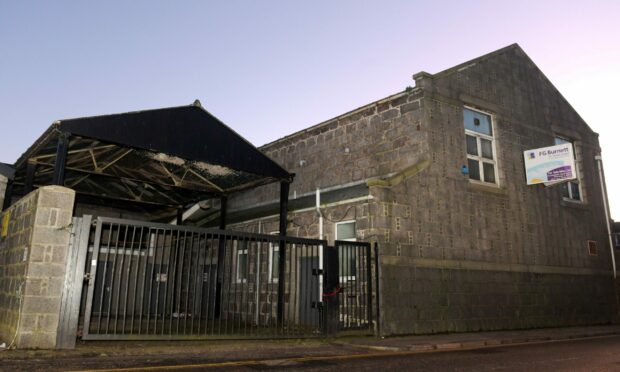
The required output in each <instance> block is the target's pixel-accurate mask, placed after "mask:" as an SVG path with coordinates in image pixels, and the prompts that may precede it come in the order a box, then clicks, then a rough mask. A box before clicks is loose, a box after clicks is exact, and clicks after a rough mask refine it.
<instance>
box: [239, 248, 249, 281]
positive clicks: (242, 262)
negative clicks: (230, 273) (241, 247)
mask: <svg viewBox="0 0 620 372" xmlns="http://www.w3.org/2000/svg"><path fill="white" fill-rule="evenodd" d="M237 259H238V260H239V262H237V278H238V279H239V280H244V279H247V278H248V254H247V252H239V254H238V255H237Z"/></svg>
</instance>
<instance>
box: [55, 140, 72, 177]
mask: <svg viewBox="0 0 620 372" xmlns="http://www.w3.org/2000/svg"><path fill="white" fill-rule="evenodd" d="M69 136H70V134H69V133H66V132H61V133H60V135H59V136H58V145H57V147H56V161H55V162H54V178H53V181H52V184H53V185H60V186H64V184H65V166H66V165H67V154H68V151H69Z"/></svg>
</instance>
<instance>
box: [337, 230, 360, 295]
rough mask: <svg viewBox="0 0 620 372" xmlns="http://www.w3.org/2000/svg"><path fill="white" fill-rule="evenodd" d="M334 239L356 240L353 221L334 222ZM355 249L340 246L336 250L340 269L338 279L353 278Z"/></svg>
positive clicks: (355, 269) (355, 268) (347, 279)
mask: <svg viewBox="0 0 620 372" xmlns="http://www.w3.org/2000/svg"><path fill="white" fill-rule="evenodd" d="M336 240H341V241H349V242H354V241H356V237H355V221H344V222H338V223H336ZM356 252H357V251H356V250H355V247H353V246H346V245H344V246H340V247H339V250H338V261H339V266H340V267H339V270H340V281H341V282H343V283H344V282H347V281H351V280H355V275H356V274H357V267H356V262H357V257H356Z"/></svg>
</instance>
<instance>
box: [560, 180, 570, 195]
mask: <svg viewBox="0 0 620 372" xmlns="http://www.w3.org/2000/svg"><path fill="white" fill-rule="evenodd" d="M562 197H563V198H569V197H570V195H569V194H568V182H565V183H563V184H562Z"/></svg>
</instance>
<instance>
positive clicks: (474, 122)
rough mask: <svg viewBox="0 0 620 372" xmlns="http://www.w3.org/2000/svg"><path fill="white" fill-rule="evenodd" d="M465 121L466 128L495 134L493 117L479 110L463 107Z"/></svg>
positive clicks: (490, 134)
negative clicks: (492, 125) (492, 123)
mask: <svg viewBox="0 0 620 372" xmlns="http://www.w3.org/2000/svg"><path fill="white" fill-rule="evenodd" d="M463 121H464V124H465V129H469V130H473V131H475V132H478V133H483V134H488V135H489V136H492V135H493V132H492V128H491V117H490V116H489V115H486V114H483V113H481V112H478V111H473V110H469V109H463Z"/></svg>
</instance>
